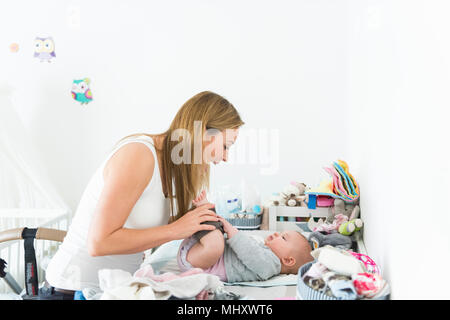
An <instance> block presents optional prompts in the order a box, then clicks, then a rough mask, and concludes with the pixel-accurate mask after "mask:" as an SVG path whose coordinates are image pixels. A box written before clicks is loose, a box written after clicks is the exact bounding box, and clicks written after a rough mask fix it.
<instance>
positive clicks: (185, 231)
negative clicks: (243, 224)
mask: <svg viewBox="0 0 450 320" xmlns="http://www.w3.org/2000/svg"><path fill="white" fill-rule="evenodd" d="M211 208H214V204H213V203H207V204H204V205H201V206H199V207H198V208H195V209H194V210H191V211H188V212H186V213H185V214H184V215H183V216H182V217H181V218H179V219H178V220H175V221H174V222H172V223H171V224H170V226H171V227H172V231H173V237H174V239H184V238H187V237H190V236H191V235H193V234H194V233H196V232H197V231H200V230H215V229H216V227H215V226H212V225H209V224H201V223H202V222H205V221H219V220H220V219H219V216H217V215H216V213H215V212H214V211H211V210H209V209H211Z"/></svg>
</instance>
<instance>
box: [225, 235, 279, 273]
mask: <svg viewBox="0 0 450 320" xmlns="http://www.w3.org/2000/svg"><path fill="white" fill-rule="evenodd" d="M224 261H225V271H226V273H227V278H228V282H239V281H264V280H267V279H269V278H271V277H273V276H275V275H278V274H280V272H281V262H280V259H279V258H278V257H277V256H276V255H275V253H273V252H272V250H270V248H269V247H267V246H266V245H265V244H264V243H263V242H259V241H257V240H256V239H255V238H253V237H250V236H248V235H247V234H245V231H239V232H238V233H236V234H235V235H234V236H233V237H232V238H231V239H227V240H226V245H225V250H224Z"/></svg>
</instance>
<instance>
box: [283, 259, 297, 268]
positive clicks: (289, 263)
mask: <svg viewBox="0 0 450 320" xmlns="http://www.w3.org/2000/svg"><path fill="white" fill-rule="evenodd" d="M295 262H296V261H295V258H294V257H284V258H281V263H283V264H284V265H285V266H286V267H292V266H293V265H295Z"/></svg>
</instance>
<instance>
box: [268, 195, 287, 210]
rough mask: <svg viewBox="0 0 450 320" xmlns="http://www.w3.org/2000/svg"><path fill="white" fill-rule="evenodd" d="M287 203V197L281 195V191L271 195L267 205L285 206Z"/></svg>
mask: <svg viewBox="0 0 450 320" xmlns="http://www.w3.org/2000/svg"><path fill="white" fill-rule="evenodd" d="M285 205H286V199H285V197H284V196H282V195H280V194H279V193H274V194H272V195H271V196H270V198H269V201H268V202H267V203H266V204H265V207H271V206H285Z"/></svg>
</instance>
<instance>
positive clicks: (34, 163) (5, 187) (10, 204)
mask: <svg viewBox="0 0 450 320" xmlns="http://www.w3.org/2000/svg"><path fill="white" fill-rule="evenodd" d="M12 94H13V89H12V88H11V87H10V86H8V85H7V84H0V211H3V212H5V211H8V210H9V211H11V212H18V213H17V214H20V212H23V211H27V212H29V210H27V209H32V210H35V209H37V210H39V211H42V209H44V210H47V209H50V210H53V211H55V210H56V211H61V212H64V211H65V212H70V208H69V206H68V205H67V204H66V203H65V201H64V200H63V199H62V198H61V196H60V195H59V193H58V191H57V190H56V188H55V187H54V186H53V184H52V183H51V181H50V179H49V178H48V176H47V175H46V174H45V172H46V171H45V170H44V169H43V168H44V166H43V165H42V161H41V158H40V156H39V150H37V148H35V146H34V145H33V143H32V140H31V139H30V136H29V133H28V131H27V130H26V128H25V127H24V125H23V123H22V121H21V119H20V117H19V115H18V114H17V112H16V111H15V109H14V105H13V103H12ZM11 209H20V210H15V211H13V210H11ZM23 209H24V210H23Z"/></svg>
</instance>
